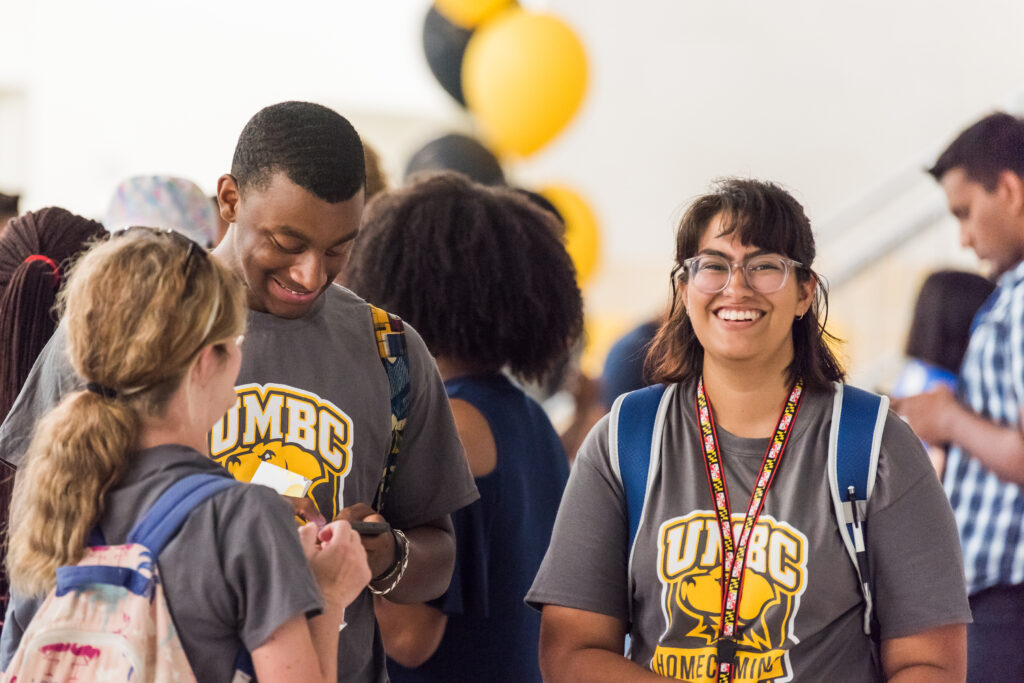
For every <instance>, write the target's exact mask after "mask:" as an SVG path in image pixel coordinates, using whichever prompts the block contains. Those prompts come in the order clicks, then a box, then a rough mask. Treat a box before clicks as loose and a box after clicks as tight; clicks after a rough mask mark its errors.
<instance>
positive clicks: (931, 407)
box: [895, 113, 1024, 681]
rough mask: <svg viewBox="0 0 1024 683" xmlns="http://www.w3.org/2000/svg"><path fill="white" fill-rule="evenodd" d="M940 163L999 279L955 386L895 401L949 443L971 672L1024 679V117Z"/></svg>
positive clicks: (980, 131)
mask: <svg viewBox="0 0 1024 683" xmlns="http://www.w3.org/2000/svg"><path fill="white" fill-rule="evenodd" d="M929 173H931V175H932V176H933V177H934V178H935V179H936V180H937V181H938V182H939V184H940V185H941V186H942V189H943V190H944V191H945V193H946V198H947V199H948V201H949V209H950V212H951V213H952V214H953V215H954V216H955V217H956V218H957V220H958V221H959V222H960V239H961V242H962V243H963V245H964V246H965V247H970V248H972V249H973V250H974V251H975V253H976V254H977V255H978V257H979V258H981V259H982V260H983V261H987V262H988V263H989V264H990V265H991V266H992V270H993V275H994V276H997V277H998V278H999V283H998V287H997V288H996V290H995V292H993V293H992V295H991V296H990V297H989V298H988V300H987V301H986V302H985V304H984V305H983V306H982V308H981V310H980V311H979V312H978V314H977V316H976V317H975V319H974V326H973V331H972V333H971V341H970V345H969V346H968V349H967V353H966V355H965V356H964V361H963V364H962V365H961V367H960V375H959V377H958V380H957V391H956V394H955V395H954V393H953V392H951V391H949V390H948V389H937V390H934V391H932V392H929V393H925V394H920V395H918V396H912V397H909V398H906V399H903V400H901V401H899V402H898V403H897V405H896V406H895V408H896V410H897V411H898V412H899V413H900V414H902V415H903V416H904V417H905V418H906V420H907V421H908V422H909V423H910V425H911V426H912V427H913V428H914V431H916V432H917V434H918V435H919V436H920V437H921V438H922V439H924V440H925V441H928V442H929V443H935V444H949V446H950V450H949V458H948V460H947V463H946V472H945V480H944V482H943V484H944V487H945V489H946V493H947V494H948V495H949V500H950V504H951V505H952V507H953V511H954V514H955V516H956V522H957V526H958V528H959V531H960V542H961V545H962V547H963V555H964V566H965V570H966V571H965V574H966V578H967V588H968V592H969V593H970V602H971V611H972V612H973V614H974V623H973V624H971V625H970V626H968V631H967V634H968V680H971V681H996V680H1000V681H1010V680H1013V681H1019V680H1024V649H1022V648H1021V647H1020V643H1021V642H1024V535H1022V533H1021V530H1022V526H1024V494H1022V492H1021V488H1020V486H1021V485H1022V484H1024V431H1022V429H1024V121H1022V120H1021V119H1018V118H1016V117H1013V116H1010V115H1009V114H1003V113H996V114H992V115H990V116H987V117H985V118H984V119H982V120H980V121H978V122H977V123H975V124H974V125H972V126H970V127H969V128H967V129H966V130H965V131H963V132H962V133H961V134H960V135H959V136H958V137H957V138H956V140H954V141H953V142H952V143H951V144H950V146H949V147H948V148H947V149H946V151H945V152H943V153H942V155H941V156H940V157H939V159H938V161H937V162H936V163H935V166H934V167H933V168H931V169H929Z"/></svg>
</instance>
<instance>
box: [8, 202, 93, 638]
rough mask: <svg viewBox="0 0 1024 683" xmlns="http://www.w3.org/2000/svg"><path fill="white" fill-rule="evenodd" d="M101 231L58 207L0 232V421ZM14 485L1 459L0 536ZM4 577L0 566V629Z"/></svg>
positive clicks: (19, 219)
mask: <svg viewBox="0 0 1024 683" xmlns="http://www.w3.org/2000/svg"><path fill="white" fill-rule="evenodd" d="M106 235H107V231H106V230H104V229H103V226H102V225H100V224H99V223H97V222H96V221H91V220H89V219H87V218H82V217H81V216H76V215H75V214H73V213H71V212H69V211H66V210H64V209H61V208H57V207H50V208H46V209H41V210H39V211H30V212H28V213H26V214H25V215H23V216H20V217H15V218H13V219H11V220H10V222H9V223H8V224H7V227H6V229H4V230H3V232H0V421H2V420H3V418H4V417H6V416H7V413H8V412H9V411H10V409H11V406H12V405H14V400H15V398H17V396H18V392H20V391H21V387H22V385H23V384H24V383H25V380H26V379H27V378H28V374H29V371H30V370H31V369H32V364H33V363H35V360H36V357H37V356H39V353H40V351H42V349H43V347H44V346H46V343H47V342H48V341H49V339H50V336H51V335H52V334H53V330H54V328H55V327H56V326H57V322H56V318H55V316H54V313H53V306H54V302H55V301H56V298H57V292H58V290H59V289H60V286H61V284H62V283H63V281H64V277H65V276H66V275H67V269H68V267H69V265H70V263H71V262H72V261H73V260H74V259H75V258H76V257H77V256H78V254H79V253H80V252H81V251H82V250H83V249H85V247H86V246H88V245H89V243H90V242H93V241H95V240H98V239H101V238H103V237H106ZM13 485H14V468H13V467H11V466H9V465H7V464H6V463H3V462H0V538H6V536H7V510H8V507H9V505H10V500H11V488H12V487H13ZM6 576H7V575H6V572H5V571H4V570H3V568H2V567H0V627H2V626H3V621H2V614H3V613H4V612H6V608H7V594H8V592H7V579H6Z"/></svg>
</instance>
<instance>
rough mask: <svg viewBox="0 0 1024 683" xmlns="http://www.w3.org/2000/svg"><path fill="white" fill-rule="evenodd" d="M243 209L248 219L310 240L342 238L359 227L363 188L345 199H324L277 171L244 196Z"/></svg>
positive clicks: (247, 190) (241, 208)
mask: <svg viewBox="0 0 1024 683" xmlns="http://www.w3.org/2000/svg"><path fill="white" fill-rule="evenodd" d="M239 210H240V211H241V212H243V213H244V214H246V218H247V221H248V222H249V223H250V224H251V225H252V226H253V227H257V228H261V229H264V230H273V231H276V230H281V229H287V230H288V231H289V232H292V233H297V234H300V235H303V236H305V237H307V238H308V239H309V240H310V241H319V240H328V241H330V240H331V239H340V238H342V237H344V236H346V235H348V234H349V233H351V232H352V231H353V230H355V229H357V228H358V227H359V221H360V219H361V217H362V212H363V190H361V189H360V190H359V191H358V192H357V193H356V194H355V195H354V196H352V197H351V198H349V199H346V200H344V201H341V202H334V203H332V202H328V201H326V200H324V199H320V198H319V197H317V196H316V195H314V194H313V193H311V192H309V191H308V190H306V189H305V188H303V187H300V186H299V185H296V184H295V183H294V182H292V181H291V180H290V179H289V178H288V176H286V175H285V174H284V173H275V174H274V175H273V176H272V177H271V180H270V182H269V183H267V184H266V186H264V187H261V188H255V187H250V188H247V189H246V190H245V192H244V193H243V195H242V198H241V202H240V207H239Z"/></svg>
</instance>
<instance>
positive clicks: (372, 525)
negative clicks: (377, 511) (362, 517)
mask: <svg viewBox="0 0 1024 683" xmlns="http://www.w3.org/2000/svg"><path fill="white" fill-rule="evenodd" d="M351 524H352V528H353V529H355V530H356V531H357V532H358V533H359V535H360V536H379V535H380V534H383V533H385V532H387V531H390V530H391V525H390V524H388V523H387V522H366V521H359V522H352V523H351Z"/></svg>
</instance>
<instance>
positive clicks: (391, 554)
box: [335, 503, 395, 577]
mask: <svg viewBox="0 0 1024 683" xmlns="http://www.w3.org/2000/svg"><path fill="white" fill-rule="evenodd" d="M335 519H336V520H339V519H343V520H345V521H348V522H355V521H359V520H364V519H365V520H366V521H367V522H385V521H387V520H385V519H384V518H383V517H382V516H380V515H379V514H377V512H376V511H374V509H373V508H371V507H370V506H369V505H367V504H366V503H356V504H355V505H349V506H348V507H347V508H344V509H343V510H340V511H339V512H338V516H337V517H335ZM361 539H362V542H363V547H364V548H365V549H366V557H367V559H368V561H369V563H370V571H371V572H372V573H373V576H375V577H376V576H382V575H383V574H385V573H386V572H387V571H388V570H389V569H391V567H392V565H394V564H395V535H394V534H392V533H390V532H389V533H386V534H379V535H377V536H362V537H361Z"/></svg>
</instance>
